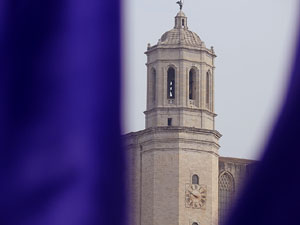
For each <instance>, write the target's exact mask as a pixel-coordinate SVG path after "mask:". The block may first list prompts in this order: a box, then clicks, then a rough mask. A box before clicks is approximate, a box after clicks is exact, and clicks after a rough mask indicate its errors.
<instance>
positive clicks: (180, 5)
mask: <svg viewBox="0 0 300 225" xmlns="http://www.w3.org/2000/svg"><path fill="white" fill-rule="evenodd" d="M176 4H178V5H179V7H180V10H182V7H183V0H180V1H177V2H176Z"/></svg>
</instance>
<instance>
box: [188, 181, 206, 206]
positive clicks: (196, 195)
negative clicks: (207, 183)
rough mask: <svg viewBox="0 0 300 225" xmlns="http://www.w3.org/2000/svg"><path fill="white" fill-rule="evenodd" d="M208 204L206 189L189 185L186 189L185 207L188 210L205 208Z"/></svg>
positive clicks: (196, 185)
mask: <svg viewBox="0 0 300 225" xmlns="http://www.w3.org/2000/svg"><path fill="white" fill-rule="evenodd" d="M205 203H206V188H205V187H203V186H200V185H198V184H187V185H186V187H185V205H186V207H188V208H193V209H200V208H204V207H205Z"/></svg>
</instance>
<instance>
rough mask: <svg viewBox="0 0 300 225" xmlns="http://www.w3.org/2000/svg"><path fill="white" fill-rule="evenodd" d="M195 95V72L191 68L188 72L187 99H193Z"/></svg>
mask: <svg viewBox="0 0 300 225" xmlns="http://www.w3.org/2000/svg"><path fill="white" fill-rule="evenodd" d="M195 95H196V72H195V70H194V69H191V70H190V72H189V99H192V100H195Z"/></svg>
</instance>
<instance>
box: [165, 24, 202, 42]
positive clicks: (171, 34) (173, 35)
mask: <svg viewBox="0 0 300 225" xmlns="http://www.w3.org/2000/svg"><path fill="white" fill-rule="evenodd" d="M159 44H161V45H178V44H183V45H189V46H194V47H200V46H201V45H202V41H201V39H200V37H199V36H198V35H197V34H196V33H194V32H192V31H190V30H188V29H178V28H174V29H172V30H170V31H167V32H166V33H164V34H163V35H162V36H161V38H160V43H159Z"/></svg>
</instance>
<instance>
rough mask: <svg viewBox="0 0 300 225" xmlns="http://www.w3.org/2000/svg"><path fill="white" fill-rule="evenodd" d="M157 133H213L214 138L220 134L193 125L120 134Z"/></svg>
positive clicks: (127, 135) (130, 135)
mask: <svg viewBox="0 0 300 225" xmlns="http://www.w3.org/2000/svg"><path fill="white" fill-rule="evenodd" d="M154 132H156V133H159V132H185V133H196V134H213V135H214V136H215V137H216V138H218V139H219V138H221V137H222V135H221V134H220V133H219V132H218V131H217V130H208V129H203V128H195V127H179V126H164V127H149V128H147V129H144V130H140V131H136V132H130V133H127V134H124V135H122V136H123V137H124V138H129V137H134V136H140V135H144V134H150V133H154Z"/></svg>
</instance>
